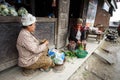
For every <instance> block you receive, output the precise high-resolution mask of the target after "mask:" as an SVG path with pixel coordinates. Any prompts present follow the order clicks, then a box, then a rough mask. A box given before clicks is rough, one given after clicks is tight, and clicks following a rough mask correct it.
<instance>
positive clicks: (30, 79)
mask: <svg viewBox="0 0 120 80" xmlns="http://www.w3.org/2000/svg"><path fill="white" fill-rule="evenodd" d="M98 45H99V44H98V43H96V42H95V43H94V42H92V43H91V42H90V43H89V42H88V44H87V51H88V53H89V54H88V55H87V56H86V57H85V58H80V59H77V58H73V59H69V61H66V62H65V64H64V66H65V69H64V70H63V71H62V72H60V73H56V72H54V71H50V72H41V71H39V70H37V71H36V72H35V73H34V74H32V75H30V76H23V75H22V73H21V72H22V71H21V68H20V67H13V68H10V69H8V70H5V71H2V72H0V80H57V79H58V80H68V79H69V77H70V76H71V75H73V73H74V72H75V71H76V70H77V69H78V68H79V67H80V66H81V65H82V64H83V63H84V62H85V61H86V60H87V59H88V58H89V56H90V55H91V54H92V53H93V52H94V51H95V49H96V48H97V47H98Z"/></svg>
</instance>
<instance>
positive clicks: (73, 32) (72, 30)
mask: <svg viewBox="0 0 120 80" xmlns="http://www.w3.org/2000/svg"><path fill="white" fill-rule="evenodd" d="M70 40H73V41H75V42H77V41H78V40H77V39H76V34H75V30H74V29H73V28H71V30H70Z"/></svg>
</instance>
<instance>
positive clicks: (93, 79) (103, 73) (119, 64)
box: [69, 39, 120, 80]
mask: <svg viewBox="0 0 120 80" xmlns="http://www.w3.org/2000/svg"><path fill="white" fill-rule="evenodd" d="M118 41H120V39H118ZM104 46H105V45H104ZM107 46H108V47H109V48H110V49H109V50H110V51H112V52H111V53H106V54H111V55H113V56H114V58H115V59H116V63H114V64H112V65H110V64H108V63H105V62H103V61H102V60H100V59H99V58H98V57H97V56H95V55H94V54H93V55H91V56H90V57H89V58H88V60H86V62H85V63H84V64H83V65H82V66H81V67H80V68H79V69H78V70H77V71H76V72H75V73H74V74H73V75H72V76H71V77H70V78H69V80H120V43H118V42H117V43H111V42H110V44H107ZM110 46H112V47H110Z"/></svg>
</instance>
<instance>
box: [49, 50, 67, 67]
mask: <svg viewBox="0 0 120 80" xmlns="http://www.w3.org/2000/svg"><path fill="white" fill-rule="evenodd" d="M48 56H50V57H51V59H52V60H53V62H54V63H55V64H59V65H61V64H63V62H64V60H65V54H64V53H63V52H59V51H58V50H57V49H50V50H49V51H48Z"/></svg>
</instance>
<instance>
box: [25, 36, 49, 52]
mask: <svg viewBox="0 0 120 80" xmlns="http://www.w3.org/2000/svg"><path fill="white" fill-rule="evenodd" d="M23 42H24V47H25V49H27V50H28V51H30V52H32V53H36V54H39V53H40V52H42V51H44V50H45V49H46V48H47V46H46V45H45V44H41V45H40V44H39V43H37V42H36V41H34V39H33V38H32V37H30V36H26V37H24V39H23Z"/></svg>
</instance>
